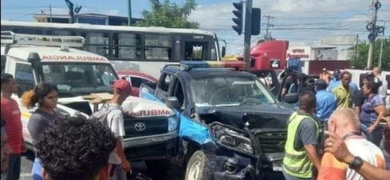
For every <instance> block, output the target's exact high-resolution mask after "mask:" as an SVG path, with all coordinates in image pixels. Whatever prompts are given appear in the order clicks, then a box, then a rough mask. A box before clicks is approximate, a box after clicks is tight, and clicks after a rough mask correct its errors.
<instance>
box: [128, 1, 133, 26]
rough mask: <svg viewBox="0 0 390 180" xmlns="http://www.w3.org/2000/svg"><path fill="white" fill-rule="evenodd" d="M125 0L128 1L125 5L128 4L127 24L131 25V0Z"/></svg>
mask: <svg viewBox="0 0 390 180" xmlns="http://www.w3.org/2000/svg"><path fill="white" fill-rule="evenodd" d="M127 2H128V4H127V6H128V17H127V25H128V26H131V16H132V14H131V0H128V1H127Z"/></svg>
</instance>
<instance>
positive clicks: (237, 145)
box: [211, 124, 253, 154]
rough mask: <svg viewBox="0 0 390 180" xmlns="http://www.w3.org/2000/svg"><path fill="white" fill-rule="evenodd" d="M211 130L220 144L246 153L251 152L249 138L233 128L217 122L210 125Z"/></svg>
mask: <svg viewBox="0 0 390 180" xmlns="http://www.w3.org/2000/svg"><path fill="white" fill-rule="evenodd" d="M211 131H212V134H213V136H214V138H215V139H217V140H218V141H219V142H220V143H221V144H223V145H225V146H228V147H230V148H233V149H235V150H237V151H241V152H244V153H248V154H253V147H252V143H251V140H250V139H249V138H247V137H245V134H244V133H240V132H238V131H235V130H233V129H230V128H228V127H225V126H221V125H218V124H215V125H212V126H211Z"/></svg>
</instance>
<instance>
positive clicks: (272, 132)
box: [140, 61, 293, 180]
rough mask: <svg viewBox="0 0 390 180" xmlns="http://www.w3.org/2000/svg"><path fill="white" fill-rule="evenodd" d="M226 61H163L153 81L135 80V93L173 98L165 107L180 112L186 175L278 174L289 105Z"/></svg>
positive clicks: (201, 179)
mask: <svg viewBox="0 0 390 180" xmlns="http://www.w3.org/2000/svg"><path fill="white" fill-rule="evenodd" d="M231 63H232V64H231V65H228V64H226V65H225V67H232V68H212V67H209V66H208V65H207V63H206V62H183V61H182V62H181V64H180V65H169V66H166V67H164V69H163V70H162V74H161V77H160V80H159V82H158V83H157V84H143V85H141V90H140V93H141V97H142V98H146V99H150V100H155V101H160V102H162V103H166V102H176V104H175V105H170V107H175V108H174V111H175V112H176V114H177V116H179V118H180V122H179V137H180V139H181V140H182V144H183V148H182V155H183V157H184V158H183V159H184V160H183V161H182V165H183V166H184V167H186V174H185V179H186V180H209V179H216V180H218V179H223V180H228V179H283V174H282V160H283V156H284V144H285V140H286V133H287V132H286V128H287V127H286V121H287V119H288V117H289V116H290V115H291V113H292V112H293V110H292V108H291V107H290V106H288V105H285V104H283V103H280V102H279V101H277V100H276V99H275V97H274V96H273V95H272V94H271V93H270V91H269V90H268V89H267V88H266V87H265V86H264V85H263V84H262V83H261V82H260V81H259V79H258V78H257V77H256V76H255V75H253V74H251V73H248V72H244V71H237V70H236V69H237V68H238V69H239V67H241V66H242V65H240V64H239V63H237V62H231ZM235 66H238V67H235ZM172 99H177V100H176V101H172Z"/></svg>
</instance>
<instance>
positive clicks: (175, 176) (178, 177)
mask: <svg viewBox="0 0 390 180" xmlns="http://www.w3.org/2000/svg"><path fill="white" fill-rule="evenodd" d="M383 153H384V155H385V157H386V162H387V163H390V155H389V154H387V153H386V152H385V151H383ZM31 156H32V155H31V154H28V156H23V157H22V168H21V174H20V180H31V179H32V175H31V169H32V164H33V161H32V160H31ZM132 166H133V168H134V169H136V170H138V171H141V172H143V173H145V174H147V173H148V172H147V168H146V166H145V164H144V163H143V162H132ZM182 179H183V170H182V168H180V167H177V166H173V167H172V168H171V169H170V170H169V172H168V173H167V176H166V177H164V178H162V179H161V180H182Z"/></svg>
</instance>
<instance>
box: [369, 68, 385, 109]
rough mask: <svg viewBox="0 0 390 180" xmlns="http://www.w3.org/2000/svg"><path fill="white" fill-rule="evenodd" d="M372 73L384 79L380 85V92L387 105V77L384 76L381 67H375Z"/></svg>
mask: <svg viewBox="0 0 390 180" xmlns="http://www.w3.org/2000/svg"><path fill="white" fill-rule="evenodd" d="M372 73H373V74H374V75H375V77H377V78H379V79H380V80H381V81H382V86H381V87H379V91H378V94H379V95H380V96H381V97H382V99H383V102H384V103H385V106H386V96H387V88H388V84H387V81H386V78H383V77H382V69H381V68H380V67H375V68H374V69H373V70H372Z"/></svg>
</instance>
